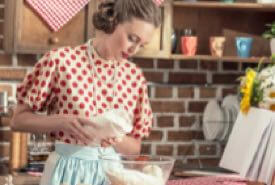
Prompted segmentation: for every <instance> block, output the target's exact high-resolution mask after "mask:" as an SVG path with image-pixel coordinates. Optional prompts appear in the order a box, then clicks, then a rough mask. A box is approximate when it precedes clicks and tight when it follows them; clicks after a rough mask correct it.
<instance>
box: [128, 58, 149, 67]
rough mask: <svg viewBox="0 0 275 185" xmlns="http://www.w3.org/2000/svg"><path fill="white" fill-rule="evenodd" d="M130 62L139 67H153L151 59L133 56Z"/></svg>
mask: <svg viewBox="0 0 275 185" xmlns="http://www.w3.org/2000/svg"><path fill="white" fill-rule="evenodd" d="M132 62H133V63H135V64H136V65H137V66H139V67H141V68H153V67H154V61H153V59H145V58H133V61H132Z"/></svg>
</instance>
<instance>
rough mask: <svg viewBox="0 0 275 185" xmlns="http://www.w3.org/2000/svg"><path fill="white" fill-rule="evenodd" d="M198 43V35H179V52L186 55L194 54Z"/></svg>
mask: <svg viewBox="0 0 275 185" xmlns="http://www.w3.org/2000/svg"><path fill="white" fill-rule="evenodd" d="M197 45H198V37H196V36H182V37H181V53H182V54H184V55H187V56H194V55H196V51H197Z"/></svg>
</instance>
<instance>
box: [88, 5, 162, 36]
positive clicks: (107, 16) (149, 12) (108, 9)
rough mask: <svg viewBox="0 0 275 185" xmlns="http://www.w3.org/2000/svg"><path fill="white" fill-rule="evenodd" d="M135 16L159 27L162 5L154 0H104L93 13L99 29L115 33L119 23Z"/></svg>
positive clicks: (95, 23) (96, 26) (94, 21)
mask: <svg viewBox="0 0 275 185" xmlns="http://www.w3.org/2000/svg"><path fill="white" fill-rule="evenodd" d="M133 18H137V19H140V20H142V21H146V22H148V23H152V24H153V25H154V26H155V27H158V26H159V25H160V22H161V10H160V7H158V6H157V5H156V4H155V3H154V1H153V0H104V1H103V2H102V3H101V4H100V5H99V7H98V11H97V12H95V13H94V15H93V24H94V27H95V28H96V29H97V30H101V31H103V32H105V33H113V31H114V30H115V28H116V26H117V25H118V24H121V23H124V22H127V21H131V20H132V19H133Z"/></svg>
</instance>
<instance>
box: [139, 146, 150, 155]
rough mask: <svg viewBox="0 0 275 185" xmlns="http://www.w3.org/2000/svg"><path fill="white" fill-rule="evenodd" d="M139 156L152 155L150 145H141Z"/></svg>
mask: <svg viewBox="0 0 275 185" xmlns="http://www.w3.org/2000/svg"><path fill="white" fill-rule="evenodd" d="M140 153H141V154H146V155H150V154H151V153H152V151H151V144H142V145H141V152H140Z"/></svg>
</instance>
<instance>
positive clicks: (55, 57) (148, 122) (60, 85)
mask: <svg viewBox="0 0 275 185" xmlns="http://www.w3.org/2000/svg"><path fill="white" fill-rule="evenodd" d="M17 100H18V103H19V104H27V105H29V106H30V107H31V108H32V110H33V111H47V112H48V114H74V115H76V116H79V117H86V118H89V117H93V116H96V115H99V114H102V113H104V112H105V111H107V110H110V109H124V110H125V111H127V112H128V113H129V114H130V115H131V116H132V117H133V118H134V119H133V126H134V127H133V130H132V132H131V135H133V136H134V137H135V138H142V137H145V136H148V135H149V132H150V129H151V126H152V116H153V115H152V111H151V107H150V103H149V99H148V94H147V84H146V80H145V78H144V76H143V73H142V71H141V69H139V68H138V67H137V66H136V65H135V64H133V63H131V62H129V61H127V60H123V61H121V62H117V61H111V60H104V59H102V58H100V57H99V56H98V55H97V53H96V52H95V51H94V50H93V46H92V41H89V42H87V43H85V44H83V45H80V46H78V47H75V48H71V47H64V48H59V49H55V50H52V51H50V52H48V53H47V54H45V55H44V56H43V57H42V58H41V59H40V60H39V61H38V62H37V63H36V65H35V66H34V69H33V71H32V72H31V73H29V74H28V75H27V76H26V77H25V79H24V81H23V82H22V83H21V84H20V85H19V86H18V88H17ZM51 136H53V137H55V138H56V139H57V140H59V141H63V142H65V143H71V144H83V143H80V141H77V140H76V139H75V138H74V136H73V135H70V133H65V132H64V131H62V130H58V131H54V132H52V133H51Z"/></svg>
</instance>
